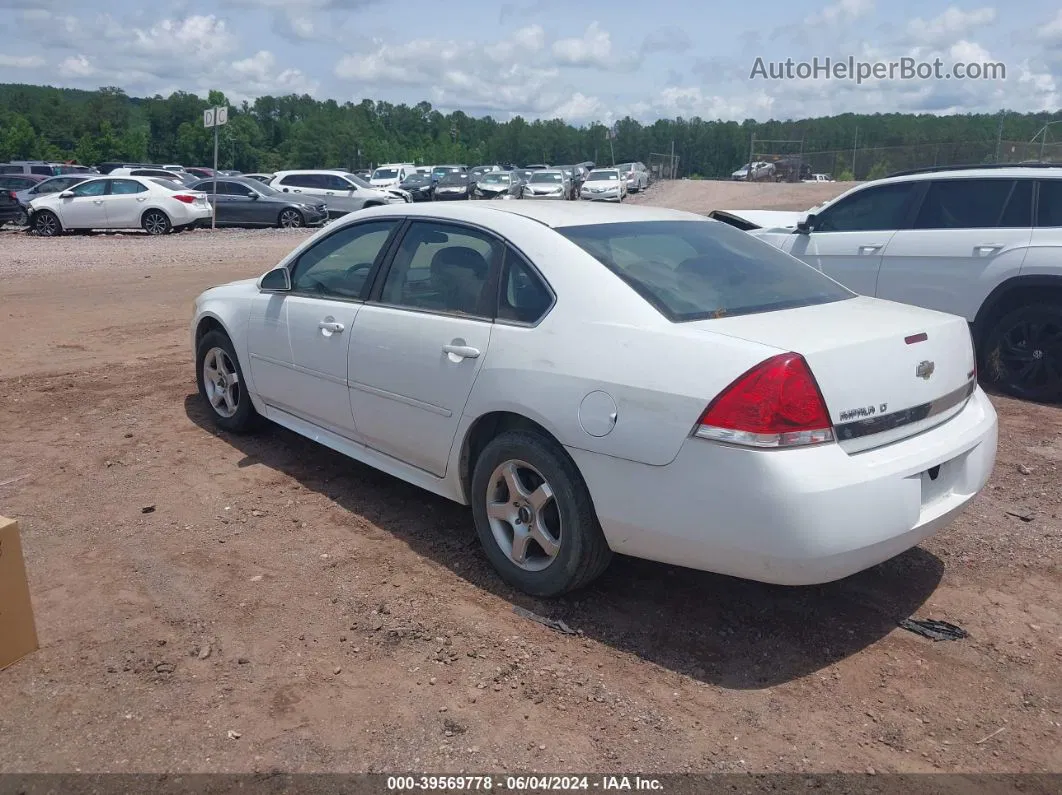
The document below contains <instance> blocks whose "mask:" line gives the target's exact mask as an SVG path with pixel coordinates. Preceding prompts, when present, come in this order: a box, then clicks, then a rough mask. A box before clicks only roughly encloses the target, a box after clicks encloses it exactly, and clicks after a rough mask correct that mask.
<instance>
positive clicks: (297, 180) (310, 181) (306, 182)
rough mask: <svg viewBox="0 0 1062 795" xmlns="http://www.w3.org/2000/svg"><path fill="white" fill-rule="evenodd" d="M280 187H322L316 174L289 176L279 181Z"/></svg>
mask: <svg viewBox="0 0 1062 795" xmlns="http://www.w3.org/2000/svg"><path fill="white" fill-rule="evenodd" d="M280 184H281V185H289V186H291V187H293V188H319V187H322V185H321V183H320V182H319V181H318V179H317V175H316V174H289V175H288V176H286V177H284V178H283V179H281V180H280Z"/></svg>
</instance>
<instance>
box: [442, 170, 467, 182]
mask: <svg viewBox="0 0 1062 795" xmlns="http://www.w3.org/2000/svg"><path fill="white" fill-rule="evenodd" d="M467 182H468V174H463V173H461V172H460V171H451V172H448V173H446V174H443V177H442V179H440V180H439V184H440V185H464V184H465V183H467Z"/></svg>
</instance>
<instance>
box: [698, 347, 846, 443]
mask: <svg viewBox="0 0 1062 795" xmlns="http://www.w3.org/2000/svg"><path fill="white" fill-rule="evenodd" d="M694 435H695V436H699V437H701V438H703V439H714V440H716V441H719V442H729V443H731V444H739V445H744V446H747V447H799V446H802V445H809V444H821V443H823V442H832V441H833V440H834V435H833V423H832V422H830V413H829V411H828V410H827V409H826V402H825V401H824V400H823V399H822V393H821V392H820V391H819V385H818V384H817V383H816V382H815V376H813V375H812V374H811V370H810V369H809V368H808V364H807V362H806V361H804V357H803V356H801V355H800V354H799V353H783V354H780V355H778V356H774V357H772V358H770V359H768V360H767V361H764V362H760V363H759V364H758V365H756V366H755V367H753V368H752V369H751V370H749V371H748V372H746V373H745V374H744V375H742V376H741V377H739V378H738V379H737V380H736V381H734V383H732V384H731V385H730V386H728V387H727V388H726V389H724V390H723V391H722V392H721V393H720V394H719V396H718V397H716V399H715V400H713V401H712V402H711V403H710V404H708V408H706V409H705V410H704V413H703V414H702V415H701V418H700V419H699V420H698V421H697V427H696V428H695V429H694Z"/></svg>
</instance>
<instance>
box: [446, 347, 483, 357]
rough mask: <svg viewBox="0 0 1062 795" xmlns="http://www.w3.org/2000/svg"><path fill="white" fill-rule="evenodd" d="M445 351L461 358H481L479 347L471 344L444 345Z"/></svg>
mask: <svg viewBox="0 0 1062 795" xmlns="http://www.w3.org/2000/svg"><path fill="white" fill-rule="evenodd" d="M443 353H446V354H449V355H450V356H457V357H458V358H460V359H477V358H479V348H473V347H472V346H471V345H443Z"/></svg>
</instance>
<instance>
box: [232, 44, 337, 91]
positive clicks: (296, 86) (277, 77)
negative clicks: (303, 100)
mask: <svg viewBox="0 0 1062 795" xmlns="http://www.w3.org/2000/svg"><path fill="white" fill-rule="evenodd" d="M228 71H229V74H230V78H229V81H228V82H227V83H225V84H224V85H226V86H228V89H227V91H226V93H227V94H228V96H229V99H231V100H233V101H237V102H238V101H241V100H243V99H247V100H251V99H253V98H255V97H260V96H262V95H263V94H272V95H274V96H275V95H278V94H310V95H313V94H316V93H317V89H318V86H319V85H320V84H319V83H318V82H317V81H316V80H312V79H310V78H309V77H307V76H306V75H305V74H303V73H302V72H301V71H300V70H299V69H280V68H279V67H278V66H277V59H276V57H275V56H274V55H273V53H271V52H269V51H268V50H259V51H258V52H256V53H255V54H254V55H252V56H251V57H250V58H244V59H243V60H239V61H233V62H232V63H231V64H230V65H229V70H228Z"/></svg>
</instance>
